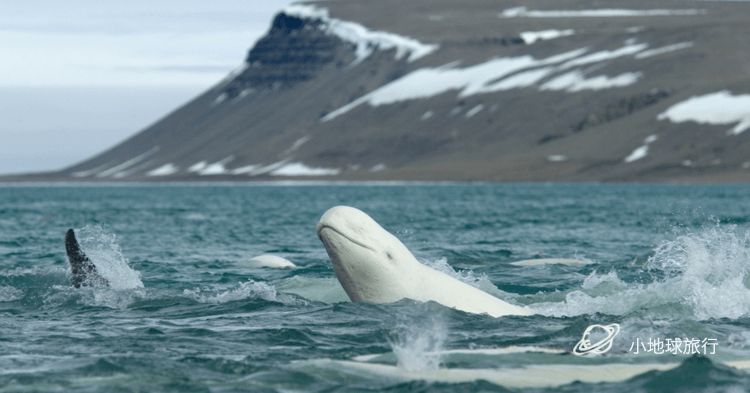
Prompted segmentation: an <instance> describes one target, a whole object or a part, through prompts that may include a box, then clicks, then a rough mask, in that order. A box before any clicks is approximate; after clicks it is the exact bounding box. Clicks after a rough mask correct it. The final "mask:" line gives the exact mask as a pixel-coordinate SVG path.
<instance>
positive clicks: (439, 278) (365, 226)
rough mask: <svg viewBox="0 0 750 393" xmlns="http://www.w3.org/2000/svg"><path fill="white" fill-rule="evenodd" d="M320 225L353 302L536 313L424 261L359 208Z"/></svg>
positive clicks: (335, 211)
mask: <svg viewBox="0 0 750 393" xmlns="http://www.w3.org/2000/svg"><path fill="white" fill-rule="evenodd" d="M316 229H317V232H318V237H319V238H320V240H321V241H322V242H323V245H324V246H325V248H326V251H327V252H328V256H329V257H330V258H331V262H332V263H333V270H334V271H335V273H336V277H337V278H338V280H339V282H340V283H341V286H342V287H344V290H345V291H346V293H347V295H349V298H350V299H351V300H352V301H354V302H368V303H392V302H396V301H399V300H401V299H411V300H416V301H421V302H426V301H434V302H437V303H440V304H442V305H444V306H448V307H451V308H454V309H457V310H461V311H465V312H469V313H474V314H489V315H491V316H494V317H500V316H505V315H531V314H533V311H532V310H530V309H529V308H527V307H521V306H516V305H513V304H510V303H507V302H505V301H502V300H500V299H498V298H497V297H495V296H492V295H490V294H488V293H486V292H484V291H482V290H480V289H478V288H475V287H473V286H471V285H469V284H466V283H464V282H462V281H460V280H458V279H456V278H454V277H451V276H450V275H448V274H446V273H443V272H441V271H438V270H435V269H433V268H431V267H429V266H426V265H424V264H422V263H420V262H419V261H417V259H416V258H415V257H414V255H412V253H411V252H410V251H409V249H407V248H406V246H404V244H403V243H401V241H400V240H399V239H398V238H396V237H395V236H393V235H392V234H391V233H389V232H388V231H386V230H385V229H383V228H382V227H381V226H380V225H379V224H378V223H377V222H375V220H373V219H372V218H370V216H368V215H367V214H366V213H364V212H362V211H361V210H358V209H355V208H353V207H348V206H336V207H333V208H331V209H329V210H328V211H327V212H326V213H325V214H323V216H322V217H321V218H320V221H319V222H318V225H317V228H316Z"/></svg>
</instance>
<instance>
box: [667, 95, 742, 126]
mask: <svg viewBox="0 0 750 393" xmlns="http://www.w3.org/2000/svg"><path fill="white" fill-rule="evenodd" d="M657 118H658V119H659V120H669V121H671V122H673V123H683V122H687V121H692V122H696V123H702V124H715V125H725V124H733V123H737V125H736V126H735V127H734V128H732V129H731V130H729V131H728V134H730V135H737V134H740V133H742V132H744V131H746V130H747V129H750V94H740V95H732V93H731V92H730V91H728V90H722V91H718V92H715V93H710V94H706V95H702V96H694V97H690V98H689V99H687V100H685V101H683V102H680V103H677V104H675V105H672V106H671V107H669V109H667V110H666V111H664V112H663V113H661V114H660V115H659V116H658V117H657Z"/></svg>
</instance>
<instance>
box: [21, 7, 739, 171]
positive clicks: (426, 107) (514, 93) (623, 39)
mask: <svg viewBox="0 0 750 393" xmlns="http://www.w3.org/2000/svg"><path fill="white" fill-rule="evenodd" d="M613 4H614V3H612V2H606V1H595V0H532V1H524V2H523V3H522V5H521V2H520V1H491V0H472V1H459V0H409V1H403V0H379V1H370V0H330V1H322V2H308V3H299V4H296V5H293V6H290V7H288V8H287V9H285V10H283V11H281V12H280V13H278V14H277V15H276V17H275V18H274V20H273V21H272V24H271V27H270V29H269V31H268V33H267V34H266V36H264V37H263V38H262V39H261V40H259V41H258V42H257V43H256V44H255V45H254V46H253V47H252V48H251V49H250V51H249V52H248V55H247V57H246V61H245V63H244V64H243V65H242V66H241V67H240V68H239V69H238V70H237V71H236V72H235V73H233V74H232V75H229V76H228V77H227V79H226V80H225V81H223V82H222V83H220V84H218V85H216V86H214V87H212V88H211V89H209V90H208V91H206V92H205V93H203V94H202V95H200V96H199V97H196V98H195V99H193V100H192V101H190V102H188V103H187V104H185V105H184V106H183V107H181V108H179V109H177V110H176V111H174V112H173V113H170V114H168V115H166V116H165V117H164V118H163V119H161V120H160V121H158V122H157V123H156V124H154V125H152V126H150V127H148V128H147V129H145V130H142V131H141V132H139V133H137V134H135V135H134V136H133V137H131V138H130V139H128V140H126V141H125V142H123V143H121V144H119V145H117V146H114V147H112V148H111V149H109V150H107V151H105V152H103V153H101V154H99V155H97V156H95V157H92V158H90V159H88V160H86V161H83V162H81V163H78V164H76V165H74V166H72V167H70V168H66V169H64V170H61V171H59V172H55V173H47V174H37V175H34V176H27V177H17V178H15V179H29V178H33V179H51V180H63V179H69V180H78V181H80V180H85V181H94V180H95V181H99V180H102V181H118V180H123V181H128V180H137V181H142V180H160V181H168V180H277V179H282V180H284V179H323V180H331V179H341V180H352V179H360V180H383V179H401V180H493V181H743V180H746V179H750V131H749V129H750V44H749V42H750V41H748V37H750V2H721V1H713V2H708V1H672V0H659V1H646V0H633V1H628V2H617V3H616V4H617V6H616V7H617V8H614V7H615V6H614V5H613ZM619 7H625V8H619Z"/></svg>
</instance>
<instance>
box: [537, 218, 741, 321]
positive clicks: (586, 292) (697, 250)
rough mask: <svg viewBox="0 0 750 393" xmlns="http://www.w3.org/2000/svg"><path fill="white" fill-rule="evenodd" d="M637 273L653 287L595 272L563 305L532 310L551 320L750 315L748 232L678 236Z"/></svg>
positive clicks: (718, 231)
mask: <svg viewBox="0 0 750 393" xmlns="http://www.w3.org/2000/svg"><path fill="white" fill-rule="evenodd" d="M639 268H640V269H642V270H643V271H645V272H646V273H647V279H648V280H650V281H649V282H626V281H624V280H623V279H622V278H621V276H624V274H623V273H624V272H618V271H617V270H616V269H613V270H611V271H609V272H607V273H603V274H602V273H598V272H593V273H591V274H590V275H588V276H587V277H586V278H585V279H584V281H583V283H582V284H581V286H580V288H579V289H577V290H573V291H570V292H568V293H566V294H564V299H563V300H562V301H552V302H541V303H533V304H530V306H531V307H532V308H534V310H536V311H538V312H540V313H542V314H544V315H550V316H574V315H582V314H593V313H597V312H598V313H604V314H610V315H625V314H629V313H634V312H640V311H643V310H652V311H658V312H659V313H660V314H666V315H668V314H670V313H672V314H675V316H677V317H679V316H681V314H683V315H682V316H684V313H686V312H687V313H688V314H689V315H688V316H692V317H694V318H696V319H698V320H706V319H711V318H731V319H737V318H741V317H745V316H748V315H750V289H749V288H748V287H749V286H750V285H749V282H748V281H749V280H750V232H747V231H740V230H738V229H737V228H736V227H712V228H707V229H704V230H701V231H699V232H696V233H687V234H684V235H680V236H677V237H676V238H675V239H673V240H669V241H665V242H662V243H661V244H659V245H658V246H657V247H656V248H655V249H654V251H653V255H652V256H651V257H649V258H648V260H647V261H646V262H645V264H644V265H643V266H641V267H639ZM530 299H531V300H533V299H534V297H533V296H532V297H531V298H530Z"/></svg>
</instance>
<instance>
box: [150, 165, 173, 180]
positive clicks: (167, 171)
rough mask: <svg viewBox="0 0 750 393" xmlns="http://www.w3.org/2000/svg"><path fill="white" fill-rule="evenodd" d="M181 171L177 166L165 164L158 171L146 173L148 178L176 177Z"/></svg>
mask: <svg viewBox="0 0 750 393" xmlns="http://www.w3.org/2000/svg"><path fill="white" fill-rule="evenodd" d="M179 170H180V168H179V167H178V166H177V165H175V164H164V165H162V166H160V167H158V168H156V169H153V170H151V171H149V172H148V173H146V176H152V177H154V176H169V175H174V174H175V173H177V172H178V171H179Z"/></svg>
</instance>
